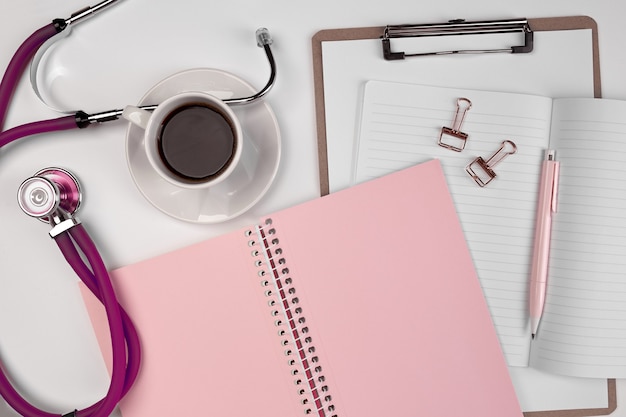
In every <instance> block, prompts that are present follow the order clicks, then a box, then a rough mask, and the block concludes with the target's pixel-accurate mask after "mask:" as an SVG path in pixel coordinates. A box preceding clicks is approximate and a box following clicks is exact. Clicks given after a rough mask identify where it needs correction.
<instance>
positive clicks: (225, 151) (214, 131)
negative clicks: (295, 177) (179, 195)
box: [122, 91, 244, 189]
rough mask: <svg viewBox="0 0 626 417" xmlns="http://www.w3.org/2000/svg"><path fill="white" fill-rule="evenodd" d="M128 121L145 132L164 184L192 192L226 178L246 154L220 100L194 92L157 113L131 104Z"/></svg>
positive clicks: (170, 100) (236, 127) (147, 146)
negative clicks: (243, 154)
mask: <svg viewBox="0 0 626 417" xmlns="http://www.w3.org/2000/svg"><path fill="white" fill-rule="evenodd" d="M122 117H124V118H125V119H126V120H128V121H130V122H131V123H133V124H134V125H136V126H138V127H140V128H142V129H143V130H144V145H145V152H146V156H147V158H148V161H149V162H150V164H151V165H152V167H153V168H154V170H155V171H156V172H157V173H158V174H159V175H160V176H161V177H162V178H163V179H165V180H166V181H168V182H170V183H172V184H174V185H177V186H180V187H183V188H190V189H201V188H207V187H211V186H214V185H217V184H218V183H220V182H222V181H224V180H225V179H226V178H228V177H229V176H230V175H231V174H232V173H233V171H234V170H235V168H236V167H237V165H238V164H239V162H240V159H241V155H242V151H243V149H242V148H243V142H244V141H243V133H242V130H241V125H240V123H239V120H238V118H237V116H236V115H235V113H234V112H233V111H232V109H231V108H230V107H229V106H228V105H227V104H226V103H224V102H223V101H222V100H220V99H219V98H217V97H215V96H212V95H210V94H207V93H204V92H199V91H193V92H184V93H180V94H176V95H174V96H172V97H170V98H168V99H166V100H165V101H163V102H162V103H161V104H159V105H158V106H157V107H156V109H155V110H154V111H153V112H149V111H147V110H144V109H141V108H138V107H136V106H127V107H126V108H125V109H124V112H123V114H122Z"/></svg>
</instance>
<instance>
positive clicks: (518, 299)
mask: <svg viewBox="0 0 626 417" xmlns="http://www.w3.org/2000/svg"><path fill="white" fill-rule="evenodd" d="M459 97H467V98H468V99H470V100H471V101H472V108H471V109H470V110H469V111H468V113H467V115H466V117H465V121H464V123H463V126H462V127H461V131H463V132H466V133H468V134H469V139H468V142H467V144H466V147H465V149H464V150H463V151H462V152H454V151H452V150H449V149H445V148H443V147H441V146H438V145H437V140H438V138H439V133H440V129H441V128H442V127H443V126H447V127H452V120H453V118H454V113H455V110H456V100H457V99H458V98H459ZM551 103H552V100H551V99H549V98H544V97H538V96H530V95H522V94H508V93H493V92H483V91H476V90H461V89H449V88H439V87H428V86H420V85H413V84H401V83H391V82H381V81H369V82H368V83H367V84H366V87H365V94H364V103H363V114H362V120H361V131H360V140H359V141H358V143H359V147H358V149H357V157H356V166H355V177H354V180H355V182H362V181H366V180H368V179H371V178H375V177H378V176H381V175H384V174H387V173H389V172H392V171H395V170H398V169H402V168H405V167H407V166H410V165H413V164H415V163H419V162H423V161H425V160H428V159H431V158H438V159H440V160H441V163H442V166H443V168H444V171H445V174H446V179H447V181H448V184H449V187H450V191H451V193H452V195H453V198H454V201H455V205H456V209H457V212H458V214H459V217H460V219H461V223H462V225H463V229H464V232H465V236H466V239H467V241H468V245H469V248H470V251H471V253H472V257H473V259H474V263H475V265H476V269H477V271H478V275H479V278H480V281H481V285H482V287H483V291H484V293H485V297H486V299H487V302H488V304H489V308H490V310H491V314H492V318H493V320H494V324H495V326H496V330H497V332H498V336H499V338H500V342H501V344H502V348H503V351H504V353H505V356H506V358H507V362H508V364H509V365H512V366H527V365H528V358H529V349H530V330H529V325H528V304H527V294H528V277H529V265H530V256H531V251H532V243H533V238H534V237H533V233H534V220H535V211H536V198H537V187H538V181H539V168H540V164H541V160H542V158H543V154H544V152H545V149H546V148H547V143H548V133H549V123H550V121H549V119H550V116H551ZM504 139H510V140H513V141H514V142H515V143H516V145H517V147H518V150H517V152H516V153H515V154H514V155H511V156H509V157H507V158H505V159H504V160H503V161H502V162H501V163H500V164H499V165H497V166H496V167H495V171H496V173H497V175H498V176H497V177H496V178H495V179H494V180H493V181H492V182H491V183H489V184H488V185H487V186H486V187H484V188H481V187H479V186H478V185H477V184H476V183H475V182H474V181H473V180H472V179H471V178H470V177H469V175H468V174H467V173H466V172H465V166H466V165H467V164H468V163H469V162H471V161H472V160H473V159H474V158H476V157H478V156H482V157H483V158H484V159H487V158H488V157H489V156H490V155H491V154H493V153H494V152H495V151H496V150H497V149H498V147H499V146H500V143H501V142H502V140H504ZM442 250H445V248H442Z"/></svg>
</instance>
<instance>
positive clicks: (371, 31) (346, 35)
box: [312, 16, 617, 417]
mask: <svg viewBox="0 0 626 417" xmlns="http://www.w3.org/2000/svg"><path fill="white" fill-rule="evenodd" d="M527 21H528V24H529V25H530V28H531V29H532V30H533V31H536V32H541V31H564V30H578V29H590V30H591V36H592V39H591V43H592V49H593V50H592V59H593V93H594V97H596V98H600V97H601V96H602V90H601V82H600V55H599V48H598V26H597V23H596V22H595V20H594V19H592V18H591V17H589V16H564V17H547V18H534V19H528V20H527ZM385 28H386V27H385V26H375V27H356V28H340V29H325V30H321V31H319V32H317V33H316V34H315V35H314V36H313V38H312V54H313V78H314V79H313V82H314V88H315V118H316V126H317V144H318V164H319V178H320V195H322V196H323V195H327V194H329V192H330V183H329V172H328V148H327V134H326V106H325V101H324V100H325V95H324V62H323V55H322V44H323V42H338V41H350V40H366V39H382V38H383V35H384V33H385ZM381 59H383V58H382V55H381ZM418 59H419V58H418ZM607 397H608V405H607V407H606V408H592V409H568V410H548V411H532V412H524V416H525V417H583V416H602V415H608V414H611V413H612V412H613V411H615V410H616V409H617V390H616V382H615V379H607Z"/></svg>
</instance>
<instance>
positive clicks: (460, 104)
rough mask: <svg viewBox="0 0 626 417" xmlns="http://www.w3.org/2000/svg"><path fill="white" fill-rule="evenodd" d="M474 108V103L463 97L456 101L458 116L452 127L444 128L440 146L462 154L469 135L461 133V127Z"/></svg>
mask: <svg viewBox="0 0 626 417" xmlns="http://www.w3.org/2000/svg"><path fill="white" fill-rule="evenodd" d="M470 108H472V102H471V101H469V100H468V99H466V98H464V97H461V98H459V99H457V101H456V114H455V115H454V120H453V121H452V127H442V128H441V134H440V135H439V142H437V143H438V144H439V146H443V147H444V148H448V149H452V150H453V151H456V152H461V151H462V150H463V148H465V142H467V137H468V135H467V133H463V132H461V125H462V124H463V120H464V119H465V114H466V113H467V111H468V110H469V109H470Z"/></svg>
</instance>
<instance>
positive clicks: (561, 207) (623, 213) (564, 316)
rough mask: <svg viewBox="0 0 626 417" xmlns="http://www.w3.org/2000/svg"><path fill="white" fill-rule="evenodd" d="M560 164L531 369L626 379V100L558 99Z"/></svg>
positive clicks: (556, 134)
mask: <svg viewBox="0 0 626 417" xmlns="http://www.w3.org/2000/svg"><path fill="white" fill-rule="evenodd" d="M552 146H553V147H554V148H556V149H557V153H556V158H557V160H559V161H560V164H561V176H560V180H559V181H560V183H559V194H558V201H557V203H558V206H557V207H558V211H557V213H556V215H555V218H554V223H553V234H552V246H551V257H550V274H549V278H548V294H547V299H546V308H545V312H544V316H543V319H542V323H541V327H540V329H539V333H540V334H539V336H540V337H538V339H537V342H536V345H535V346H533V353H532V364H533V366H537V367H541V368H543V369H546V370H549V371H551V372H557V373H562V374H567V375H575V376H587V377H603V378H606V377H608V378H624V377H626V102H623V101H616V100H594V99H562V100H555V101H554V115H553V129H552Z"/></svg>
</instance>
